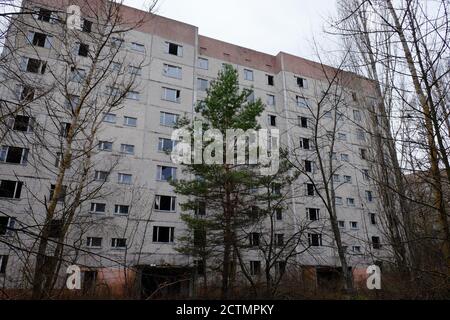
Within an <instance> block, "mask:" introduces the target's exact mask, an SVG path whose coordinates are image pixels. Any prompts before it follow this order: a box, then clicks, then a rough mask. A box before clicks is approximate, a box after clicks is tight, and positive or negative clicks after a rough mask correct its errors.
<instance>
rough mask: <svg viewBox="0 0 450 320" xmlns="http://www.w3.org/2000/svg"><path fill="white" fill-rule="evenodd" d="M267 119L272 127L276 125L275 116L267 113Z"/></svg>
mask: <svg viewBox="0 0 450 320" xmlns="http://www.w3.org/2000/svg"><path fill="white" fill-rule="evenodd" d="M268 120H269V124H270V125H271V126H272V127H276V126H277V116H274V115H269V116H268Z"/></svg>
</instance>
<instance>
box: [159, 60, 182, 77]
mask: <svg viewBox="0 0 450 320" xmlns="http://www.w3.org/2000/svg"><path fill="white" fill-rule="evenodd" d="M163 74H164V75H165V76H167V77H170V78H175V79H181V78H182V69H181V68H180V67H177V66H173V65H170V64H166V63H165V64H164V67H163Z"/></svg>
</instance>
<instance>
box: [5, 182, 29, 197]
mask: <svg viewBox="0 0 450 320" xmlns="http://www.w3.org/2000/svg"><path fill="white" fill-rule="evenodd" d="M22 185H23V182H21V181H10V180H1V182H0V198H11V199H20V194H21V193H22Z"/></svg>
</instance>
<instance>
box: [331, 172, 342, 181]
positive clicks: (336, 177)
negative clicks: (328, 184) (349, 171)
mask: <svg viewBox="0 0 450 320" xmlns="http://www.w3.org/2000/svg"><path fill="white" fill-rule="evenodd" d="M333 182H341V176H340V175H338V174H333Z"/></svg>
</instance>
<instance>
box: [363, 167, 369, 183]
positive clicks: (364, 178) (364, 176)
mask: <svg viewBox="0 0 450 320" xmlns="http://www.w3.org/2000/svg"><path fill="white" fill-rule="evenodd" d="M362 176H363V180H364V181H369V179H370V174H369V170H368V169H362Z"/></svg>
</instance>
